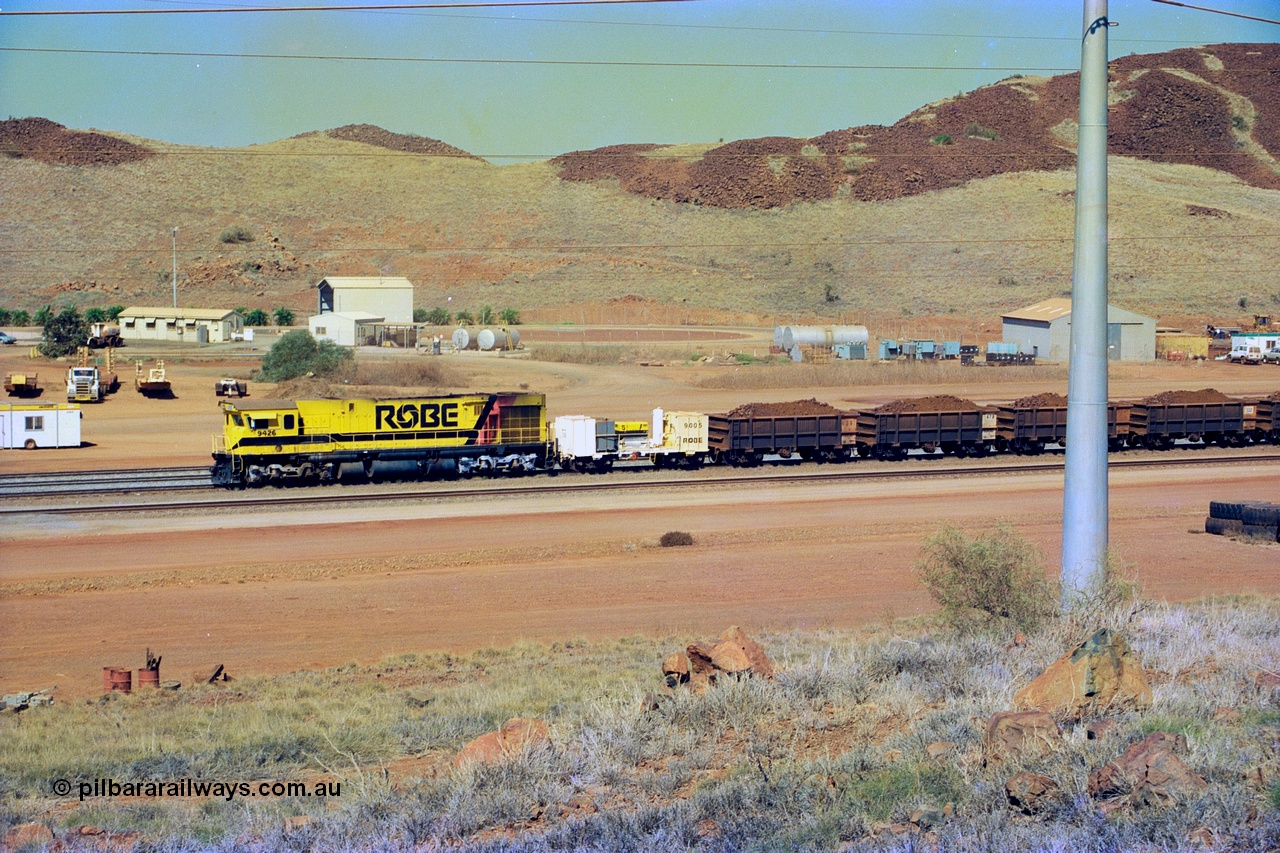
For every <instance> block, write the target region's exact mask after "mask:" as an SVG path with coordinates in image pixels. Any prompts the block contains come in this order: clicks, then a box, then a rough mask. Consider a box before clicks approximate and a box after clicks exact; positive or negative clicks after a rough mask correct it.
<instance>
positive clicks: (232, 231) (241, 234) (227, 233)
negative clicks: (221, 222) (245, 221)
mask: <svg viewBox="0 0 1280 853" xmlns="http://www.w3.org/2000/svg"><path fill="white" fill-rule="evenodd" d="M218 239H219V240H221V241H222V242H223V243H252V242H253V234H251V233H249V229H248V228H245V227H244V226H243V225H232V226H231V227H230V228H223V229H222V231H221V232H220V233H219V234H218Z"/></svg>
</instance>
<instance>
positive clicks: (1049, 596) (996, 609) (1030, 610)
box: [916, 524, 1058, 628]
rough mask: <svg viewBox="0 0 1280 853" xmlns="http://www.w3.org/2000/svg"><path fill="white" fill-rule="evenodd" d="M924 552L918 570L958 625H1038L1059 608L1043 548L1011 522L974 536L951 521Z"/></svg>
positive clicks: (945, 614)
mask: <svg viewBox="0 0 1280 853" xmlns="http://www.w3.org/2000/svg"><path fill="white" fill-rule="evenodd" d="M924 554H925V556H924V559H923V560H921V562H919V563H917V564H916V572H917V573H918V575H919V577H920V580H921V582H922V583H924V585H925V588H926V589H927V590H928V591H929V595H931V596H932V597H933V600H934V601H936V602H938V603H939V604H940V605H942V610H943V616H944V618H946V619H948V620H949V621H951V622H952V624H954V625H956V626H957V627H962V628H963V627H965V626H966V625H968V624H971V623H974V622H977V623H979V624H985V626H987V627H995V626H999V625H1001V624H1008V623H1011V624H1012V625H1014V626H1016V627H1019V628H1034V627H1035V626H1036V625H1037V624H1038V623H1040V622H1042V621H1043V620H1044V619H1045V618H1047V617H1049V616H1051V615H1053V614H1054V613H1056V612H1057V608H1058V605H1057V596H1056V590H1055V589H1054V584H1051V583H1050V582H1049V581H1048V579H1046V578H1045V575H1044V571H1043V569H1042V568H1041V566H1040V554H1039V552H1037V551H1036V549H1035V546H1034V545H1032V544H1031V543H1030V542H1028V541H1027V540H1026V539H1024V538H1022V537H1021V536H1019V535H1018V534H1017V533H1015V532H1014V531H1013V529H1012V528H1010V527H1009V526H1008V525H1005V524H1001V525H1000V526H999V527H997V528H996V529H995V530H993V531H990V532H987V533H981V534H979V535H978V536H976V537H974V538H973V539H970V538H968V537H966V536H965V535H964V533H963V532H961V531H960V530H957V529H956V528H954V527H951V526H950V525H947V526H946V527H943V528H942V529H941V530H939V531H938V532H937V533H935V534H934V535H933V536H930V537H929V538H928V539H926V540H925V542H924Z"/></svg>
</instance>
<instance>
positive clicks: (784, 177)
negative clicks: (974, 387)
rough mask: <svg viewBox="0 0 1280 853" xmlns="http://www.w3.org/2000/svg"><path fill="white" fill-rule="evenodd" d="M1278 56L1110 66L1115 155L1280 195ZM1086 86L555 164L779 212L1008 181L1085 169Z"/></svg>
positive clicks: (1038, 81)
mask: <svg viewBox="0 0 1280 853" xmlns="http://www.w3.org/2000/svg"><path fill="white" fill-rule="evenodd" d="M1277 71H1280V45H1277V44H1258V45H1217V46H1214V47H1209V48H1195V49H1184V50H1174V51H1169V52H1167V53H1160V54H1148V55H1143V56H1130V57H1126V58H1124V59H1118V60H1116V61H1115V62H1113V63H1111V81H1110V86H1111V93H1112V96H1111V99H1112V106H1111V110H1110V117H1109V130H1110V148H1111V153H1112V154H1116V155H1121V156H1127V157H1138V158H1141V159H1146V160H1152V161H1154V162H1162V163H1190V164H1195V165H1207V166H1209V167H1210V168H1215V169H1220V170H1222V171H1225V172H1229V173H1231V174H1233V175H1235V176H1236V177H1238V178H1240V179H1241V180H1243V181H1245V182H1247V183H1249V184H1252V185H1253V186H1257V187H1266V188H1268V189H1280V165H1278V164H1277V161H1276V157H1280V88H1278V87H1277V86H1276V85H1275V73H1276V72H1277ZM1079 93H1080V76H1079V75H1078V74H1070V75H1063V76H1059V77H1053V78H1032V77H1023V76H1021V75H1019V76H1016V77H1011V78H1009V79H1007V80H1003V81H1001V82H999V83H996V84H995V85H992V86H987V87H984V88H982V89H978V90H977V91H974V92H970V93H969V94H967V95H962V96H959V97H956V98H949V99H947V100H945V101H939V102H938V103H934V104H929V105H928V106H925V107H922V108H920V109H918V110H916V111H915V112H913V113H911V114H910V115H908V116H906V117H904V118H903V119H901V120H900V121H898V122H897V123H896V124H894V125H892V126H890V127H882V126H876V125H864V126H862V127H854V128H849V129H847V130H834V131H830V132H828V133H824V134H823V135H821V136H816V137H814V138H812V139H792V138H789V137H766V138H763V139H748V140H739V141H736V142H730V143H727V144H725V145H721V146H718V147H716V148H712V149H711V150H709V151H706V152H705V153H704V154H702V155H701V156H700V157H696V158H681V157H678V156H672V155H669V154H667V153H666V152H665V151H664V148H663V146H658V145H618V146H611V147H608V148H599V149H595V150H593V151H576V152H573V153H571V154H565V155H563V156H561V157H558V158H556V160H555V161H554V162H555V163H556V164H557V165H558V166H559V167H560V177H561V178H563V179H564V180H567V181H593V180H600V179H605V178H610V179H616V180H617V181H618V184H619V185H620V186H621V187H622V189H624V190H626V191H627V192H629V193H634V194H636V195H641V196H647V197H649V198H657V199H669V200H671V201H677V202H690V203H693V204H700V205H707V206H710V207H724V208H740V209H741V208H773V207H785V206H786V205H789V204H793V203H795V202H797V201H814V200H818V199H826V198H833V197H835V196H836V195H837V193H838V192H839V191H840V190H841V188H843V187H845V186H847V187H848V188H849V194H850V196H851V197H852V198H854V199H857V200H859V201H883V200H886V199H896V198H902V197H904V196H909V195H917V194H919V193H924V192H930V191H933V190H940V189H947V188H949V187H954V186H958V185H960V184H963V183H965V182H966V181H972V180H977V179H980V178H987V177H991V176H992V175H1000V174H1007V173H1010V172H1026V171H1044V170H1053V169H1062V168H1066V167H1069V166H1071V165H1072V164H1073V163H1074V162H1075V157H1074V154H1073V153H1072V148H1073V147H1074V136H1075V120H1076V115H1077V113H1078V108H1079Z"/></svg>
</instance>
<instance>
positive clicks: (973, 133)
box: [964, 121, 998, 139]
mask: <svg viewBox="0 0 1280 853" xmlns="http://www.w3.org/2000/svg"><path fill="white" fill-rule="evenodd" d="M964 135H965V136H967V137H969V138H970V139H995V138H997V136H998V134H997V133H996V132H995V131H994V130H987V128H985V127H983V126H982V125H980V124H978V123H977V122H976V121H971V122H969V123H968V124H966V125H965V126H964Z"/></svg>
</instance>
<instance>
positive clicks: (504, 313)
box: [498, 308, 520, 326]
mask: <svg viewBox="0 0 1280 853" xmlns="http://www.w3.org/2000/svg"><path fill="white" fill-rule="evenodd" d="M498 319H499V320H501V321H502V323H503V325H506V326H519V325H520V312H519V311H517V310H516V309H514V308H503V309H502V310H501V311H499V312H498Z"/></svg>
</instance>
